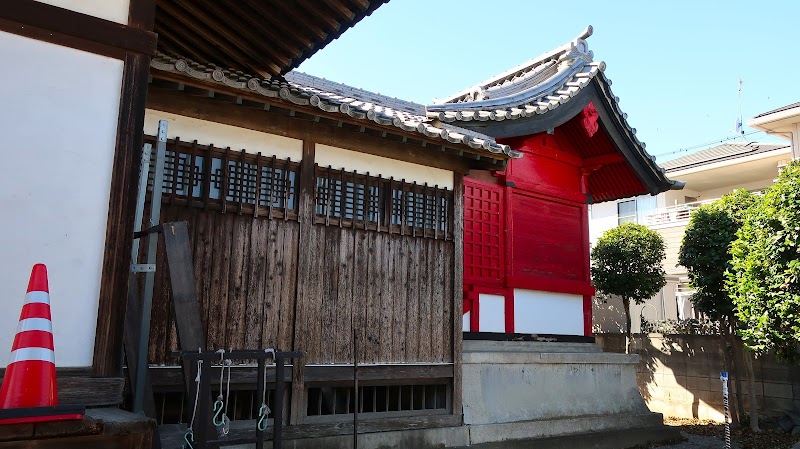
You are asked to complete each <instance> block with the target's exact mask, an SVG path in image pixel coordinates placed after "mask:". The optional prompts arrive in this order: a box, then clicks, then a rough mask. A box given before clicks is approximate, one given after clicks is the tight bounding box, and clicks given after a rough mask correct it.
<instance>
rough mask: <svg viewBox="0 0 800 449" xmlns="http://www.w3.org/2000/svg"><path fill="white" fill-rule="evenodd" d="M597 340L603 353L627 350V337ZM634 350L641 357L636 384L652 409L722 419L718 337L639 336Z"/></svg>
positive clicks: (693, 416) (620, 336)
mask: <svg viewBox="0 0 800 449" xmlns="http://www.w3.org/2000/svg"><path fill="white" fill-rule="evenodd" d="M595 338H596V341H597V343H598V344H599V345H600V346H601V347H602V348H603V351H606V352H620V353H622V352H625V336H624V335H618V334H598V335H596V337H595ZM631 352H632V353H636V354H639V356H640V360H639V366H638V368H637V382H638V384H639V391H640V392H641V394H642V397H643V398H644V400H645V402H647V405H648V407H650V410H652V411H654V412H660V413H663V414H664V415H665V416H674V417H683V418H700V419H711V420H715V421H721V420H722V419H723V414H722V410H723V408H722V384H721V382H720V380H719V373H720V371H722V370H723V368H722V367H723V356H722V347H721V346H720V340H719V337H716V336H699V335H661V334H649V335H648V334H637V335H634V336H633V341H632V342H631Z"/></svg>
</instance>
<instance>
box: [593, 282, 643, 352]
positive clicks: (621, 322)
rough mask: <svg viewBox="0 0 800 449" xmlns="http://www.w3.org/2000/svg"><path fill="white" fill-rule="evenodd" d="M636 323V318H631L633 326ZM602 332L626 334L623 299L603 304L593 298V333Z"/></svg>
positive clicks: (623, 350)
mask: <svg viewBox="0 0 800 449" xmlns="http://www.w3.org/2000/svg"><path fill="white" fill-rule="evenodd" d="M634 321H635V320H634V318H633V317H631V323H632V324H633V322H634ZM631 327H633V325H631ZM601 332H609V333H612V334H618V333H619V334H624V333H625V309H624V308H623V307H622V300H621V299H619V298H616V297H612V298H610V299H609V300H608V301H606V302H603V300H602V299H600V298H598V297H597V296H595V297H593V298H592V333H595V334H598V333H601ZM609 352H617V351H609ZM622 352H625V347H624V346H623V347H622Z"/></svg>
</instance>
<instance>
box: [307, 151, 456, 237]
mask: <svg viewBox="0 0 800 449" xmlns="http://www.w3.org/2000/svg"><path fill="white" fill-rule="evenodd" d="M315 187H316V188H315V190H316V204H315V212H316V216H317V218H316V222H317V223H320V224H325V225H334V226H347V227H352V228H358V229H369V230H376V231H379V232H393V233H397V234H406V235H411V236H413V237H429V238H442V239H451V238H452V233H453V210H452V209H453V192H452V191H450V190H447V189H442V188H439V187H437V186H429V185H427V184H417V183H415V182H412V183H408V182H405V181H403V180H400V181H398V180H395V179H393V178H388V179H387V178H383V177H382V176H369V175H368V174H361V173H356V172H348V171H344V170H335V169H332V168H331V167H327V168H326V167H319V166H318V167H317V168H316V184H315Z"/></svg>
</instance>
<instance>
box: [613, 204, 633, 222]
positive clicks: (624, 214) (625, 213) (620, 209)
mask: <svg viewBox="0 0 800 449" xmlns="http://www.w3.org/2000/svg"><path fill="white" fill-rule="evenodd" d="M626 222H632V223H636V200H628V201H620V202H619V203H617V224H622V223H626Z"/></svg>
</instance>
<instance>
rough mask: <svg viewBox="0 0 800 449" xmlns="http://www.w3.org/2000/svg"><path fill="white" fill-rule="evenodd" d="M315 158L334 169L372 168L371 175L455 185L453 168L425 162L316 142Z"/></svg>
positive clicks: (319, 162) (363, 170)
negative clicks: (381, 155) (376, 154)
mask: <svg viewBox="0 0 800 449" xmlns="http://www.w3.org/2000/svg"><path fill="white" fill-rule="evenodd" d="M315 156H316V162H317V164H319V165H320V166H322V167H327V166H328V165H330V166H331V167H332V168H334V169H342V168H344V169H346V170H357V171H358V172H359V173H366V172H369V174H370V176H378V175H381V176H383V177H384V178H389V177H390V176H391V177H394V179H396V180H398V181H399V180H401V179H405V180H406V182H416V183H417V184H422V183H425V182H427V183H428V185H429V186H431V187H433V186H434V185H438V186H439V187H440V188H446V189H452V188H453V172H451V171H449V170H442V169H440V168H434V167H427V166H425V165H418V164H412V163H410V162H404V161H398V160H395V159H389V158H385V157H380V156H373V155H371V154H364V153H359V152H357V151H350V150H345V149H344V148H337V147H332V146H329V145H322V144H317V146H316V152H315Z"/></svg>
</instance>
